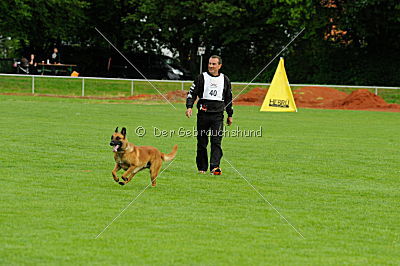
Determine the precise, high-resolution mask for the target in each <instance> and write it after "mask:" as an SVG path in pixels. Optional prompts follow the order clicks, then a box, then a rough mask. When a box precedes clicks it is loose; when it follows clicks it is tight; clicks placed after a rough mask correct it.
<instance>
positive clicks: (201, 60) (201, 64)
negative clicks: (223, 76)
mask: <svg viewBox="0 0 400 266" xmlns="http://www.w3.org/2000/svg"><path fill="white" fill-rule="evenodd" d="M202 69H203V55H200V74H201V70H202Z"/></svg>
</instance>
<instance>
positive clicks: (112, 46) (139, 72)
mask: <svg viewBox="0 0 400 266" xmlns="http://www.w3.org/2000/svg"><path fill="white" fill-rule="evenodd" d="M94 29H95V30H96V31H97V32H98V33H99V34H100V35H101V36H102V37H103V38H104V39H105V40H106V41H107V42H108V43H109V44H110V45H111V46H112V47H113V48H114V49H115V50H116V51H117V52H118V53H119V54H120V55H121V56H122V57H123V58H124V59H125V60H126V61H127V62H128V63H129V64H130V65H131V66H132V67H133V68H134V69H135V70H136V71H137V72H139V74H140V75H141V76H142V77H143V78H144V79H145V80H146V81H147V82H148V83H149V84H150V85H151V86H152V87H153V88H154V89H155V90H156V91H157V92H158V93H159V94H160V95H161V96H162V97H163V98H164V99H165V100H166V101H167V102H168V103H169V104H170V105H171V106H172V107H174V109H175V110H176V107H175V106H174V105H173V104H172V103H171V102H170V101H168V99H167V98H165V96H164V95H163V94H162V93H161V92H160V91H159V90H158V89H157V88H156V86H154V85H153V83H151V82H150V80H148V79H147V78H146V76H145V75H143V73H142V72H141V71H140V70H139V69H138V68H137V67H136V66H135V65H134V64H132V62H131V61H129V59H128V58H126V56H125V55H124V54H123V53H121V52H120V50H118V48H117V47H115V46H114V44H112V43H111V42H110V41H109V40H108V39H107V37H106V36H104V34H103V33H101V31H100V30H98V29H97V28H96V27H94Z"/></svg>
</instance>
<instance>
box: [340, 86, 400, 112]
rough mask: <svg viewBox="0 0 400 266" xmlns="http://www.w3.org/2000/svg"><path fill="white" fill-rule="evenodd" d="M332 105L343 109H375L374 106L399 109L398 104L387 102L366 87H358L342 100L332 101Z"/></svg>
mask: <svg viewBox="0 0 400 266" xmlns="http://www.w3.org/2000/svg"><path fill="white" fill-rule="evenodd" d="M334 107H338V108H343V109H375V108H391V109H399V108H400V105H398V104H388V103H387V102H385V101H384V100H383V99H382V98H381V97H379V96H378V95H375V94H374V93H372V92H370V91H369V90H367V89H360V90H356V91H353V92H352V93H350V94H349V95H348V96H347V97H346V98H345V99H343V100H342V101H337V102H335V103H334Z"/></svg>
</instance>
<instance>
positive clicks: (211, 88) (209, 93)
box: [202, 72, 225, 101]
mask: <svg viewBox="0 0 400 266" xmlns="http://www.w3.org/2000/svg"><path fill="white" fill-rule="evenodd" d="M203 77H204V92H203V97H202V99H206V100H212V101H223V100H222V95H223V93H224V85H225V79H224V74H222V73H220V75H219V76H218V77H213V76H210V75H209V74H208V73H207V72H204V73H203Z"/></svg>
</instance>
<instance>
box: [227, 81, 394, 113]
mask: <svg viewBox="0 0 400 266" xmlns="http://www.w3.org/2000/svg"><path fill="white" fill-rule="evenodd" d="M267 92H268V90H267V89H265V88H254V89H252V90H251V91H249V92H247V93H245V94H242V95H240V96H239V97H238V98H237V99H236V100H235V101H234V103H235V104H239V105H258V106H261V104H262V103H263V101H264V98H265V95H266V94H267ZM293 97H294V100H295V102H296V106H297V107H300V108H304V107H305V108H326V109H350V110H373V111H392V112H400V105H399V104H388V103H386V102H385V101H384V100H383V99H382V98H381V97H379V96H377V95H375V94H374V93H372V92H370V91H369V90H366V89H361V90H356V91H353V92H352V93H351V94H349V95H348V94H347V93H345V92H342V91H338V90H336V89H332V88H328V87H302V88H299V89H296V90H294V91H293Z"/></svg>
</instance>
